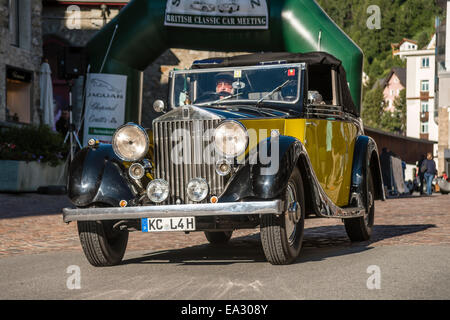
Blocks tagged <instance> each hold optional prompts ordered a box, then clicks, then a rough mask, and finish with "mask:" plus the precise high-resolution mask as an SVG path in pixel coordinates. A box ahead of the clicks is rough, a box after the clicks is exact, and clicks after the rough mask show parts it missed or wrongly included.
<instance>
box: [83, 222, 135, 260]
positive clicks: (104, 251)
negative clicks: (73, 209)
mask: <svg viewBox="0 0 450 320" xmlns="http://www.w3.org/2000/svg"><path fill="white" fill-rule="evenodd" d="M78 235H79V237H80V242H81V246H82V247H83V251H84V254H85V256H86V258H87V260H88V261H89V263H90V264H91V265H93V266H95V267H106V266H114V265H118V264H119V263H120V262H121V261H122V258H123V256H124V254H125V250H126V248H127V244H128V231H127V230H116V229H114V228H113V221H78Z"/></svg>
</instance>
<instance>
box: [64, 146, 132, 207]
mask: <svg viewBox="0 0 450 320" xmlns="http://www.w3.org/2000/svg"><path fill="white" fill-rule="evenodd" d="M124 172H126V171H125V170H124V168H123V165H122V161H121V160H120V159H119V158H118V157H117V156H116V154H115V153H114V151H113V149H112V146H111V145H110V144H100V145H98V146H97V147H95V148H89V147H86V148H83V149H81V150H80V151H79V152H78V153H77V154H76V155H75V157H74V159H73V161H72V163H71V164H70V167H69V176H68V182H67V191H68V197H69V198H70V200H71V201H72V203H73V204H74V205H75V206H77V207H85V206H89V205H91V204H93V203H102V204H107V205H110V206H113V207H118V206H119V202H120V201H121V200H126V201H127V202H129V201H130V200H132V199H134V198H135V195H134V193H133V191H132V186H131V184H130V182H129V181H128V178H127V176H126V173H124Z"/></svg>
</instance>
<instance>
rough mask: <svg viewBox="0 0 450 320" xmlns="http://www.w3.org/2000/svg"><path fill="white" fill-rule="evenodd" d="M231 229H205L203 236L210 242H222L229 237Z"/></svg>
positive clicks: (226, 240) (231, 232) (225, 241)
mask: <svg viewBox="0 0 450 320" xmlns="http://www.w3.org/2000/svg"><path fill="white" fill-rule="evenodd" d="M232 234H233V231H205V237H206V239H207V240H208V241H209V243H211V244H224V243H227V242H228V241H229V240H230V239H231V235H232Z"/></svg>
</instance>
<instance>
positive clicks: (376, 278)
mask: <svg viewBox="0 0 450 320" xmlns="http://www.w3.org/2000/svg"><path fill="white" fill-rule="evenodd" d="M366 272H367V273H369V274H370V276H369V278H368V279H367V281H366V286H367V289H369V290H375V289H377V290H379V289H381V269H380V267H379V266H377V265H370V266H368V267H367V270H366Z"/></svg>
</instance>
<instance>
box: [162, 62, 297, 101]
mask: <svg viewBox="0 0 450 320" xmlns="http://www.w3.org/2000/svg"><path fill="white" fill-rule="evenodd" d="M303 69H304V64H301V63H296V64H277V65H268V66H251V67H232V68H220V69H219V68H218V69H203V70H201V69H195V70H183V71H173V72H172V83H171V94H170V104H171V106H172V107H179V106H183V105H189V104H195V105H197V106H212V105H217V106H220V105H227V104H236V103H239V104H253V105H258V104H262V103H266V102H269V103H272V104H273V103H276V104H277V105H279V106H281V107H283V106H286V107H291V108H292V107H293V105H294V104H296V103H297V102H298V101H299V100H300V95H301V90H300V88H301V79H302V77H301V73H302V70H303Z"/></svg>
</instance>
